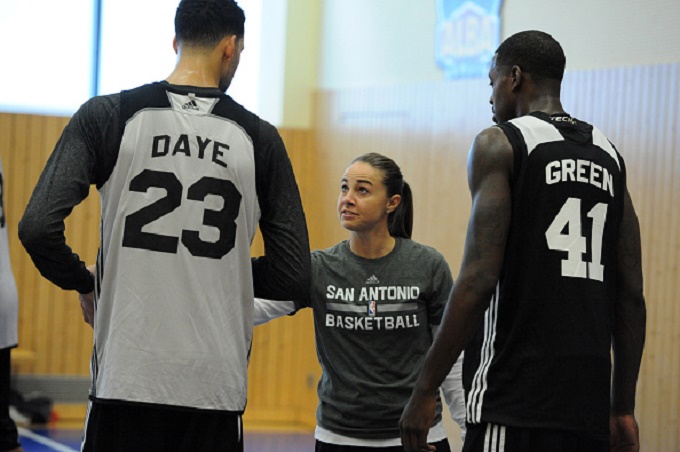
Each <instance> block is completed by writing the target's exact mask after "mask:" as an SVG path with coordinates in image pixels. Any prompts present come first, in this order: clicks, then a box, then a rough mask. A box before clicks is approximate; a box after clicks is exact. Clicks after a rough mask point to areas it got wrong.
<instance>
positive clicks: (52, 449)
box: [19, 428, 314, 452]
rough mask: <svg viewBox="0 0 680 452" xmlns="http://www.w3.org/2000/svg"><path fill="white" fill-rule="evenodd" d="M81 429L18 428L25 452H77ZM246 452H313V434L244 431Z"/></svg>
mask: <svg viewBox="0 0 680 452" xmlns="http://www.w3.org/2000/svg"><path fill="white" fill-rule="evenodd" d="M81 434H82V430H80V429H64V428H40V429H26V428H20V429H19V436H20V441H21V445H22V447H23V448H24V451H25V452H78V451H79V450H80V437H81ZM244 446H245V449H244V450H245V452H304V451H313V450H314V434H313V433H278V432H276V433H269V432H260V431H246V432H245V433H244Z"/></svg>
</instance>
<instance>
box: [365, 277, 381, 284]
mask: <svg viewBox="0 0 680 452" xmlns="http://www.w3.org/2000/svg"><path fill="white" fill-rule="evenodd" d="M366 284H380V280H379V279H378V278H377V277H376V276H375V275H371V277H370V278H368V279H367V280H366Z"/></svg>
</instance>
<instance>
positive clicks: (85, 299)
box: [78, 292, 94, 328]
mask: <svg viewBox="0 0 680 452" xmlns="http://www.w3.org/2000/svg"><path fill="white" fill-rule="evenodd" d="M78 299H79V300H80V309H81V311H83V319H85V323H87V324H88V325H90V326H91V327H92V328H94V292H90V293H81V294H79V295H78Z"/></svg>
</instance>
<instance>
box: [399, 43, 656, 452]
mask: <svg viewBox="0 0 680 452" xmlns="http://www.w3.org/2000/svg"><path fill="white" fill-rule="evenodd" d="M564 67H565V57H564V53H563V51H562V48H561V46H560V45H559V43H558V42H557V41H555V40H554V39H553V38H552V37H551V36H550V35H548V34H546V33H542V32H538V31H526V32H521V33H517V34H515V35H513V36H511V37H509V38H508V39H507V40H505V41H504V42H503V43H502V44H501V45H500V47H499V48H498V50H497V51H496V54H495V56H494V58H493V60H492V64H491V69H490V72H489V77H490V79H491V86H492V94H491V99H490V102H491V104H492V110H493V113H494V118H493V119H494V121H495V122H496V123H497V124H498V125H497V126H494V127H490V128H488V129H486V130H483V131H482V132H481V133H479V134H478V135H477V137H476V138H475V140H474V143H473V145H472V148H471V150H470V155H469V161H468V174H469V185H470V191H471V195H472V214H471V217H470V221H469V225H468V231H467V238H466V244H465V255H464V259H463V264H462V266H461V271H460V275H459V277H458V279H457V281H456V284H455V286H454V288H453V291H452V293H451V299H450V302H449V304H448V306H447V308H446V311H445V313H444V320H443V323H442V326H441V328H440V331H439V334H438V335H437V337H436V338H435V342H434V344H433V346H432V348H431V349H430V350H429V352H428V355H427V357H426V359H425V364H424V367H423V369H422V371H421V373H420V375H419V379H418V382H417V384H416V387H415V389H414V391H413V394H412V396H411V399H410V401H409V403H408V405H407V406H406V408H405V409H404V413H403V415H402V419H401V421H400V427H401V430H402V442H403V444H404V446H405V448H406V450H407V451H420V450H430V449H428V447H427V444H426V442H425V440H424V438H425V434H426V432H427V427H426V426H427V425H429V424H430V423H431V419H432V413H433V407H434V400H435V399H434V394H435V392H436V390H437V388H438V387H439V384H440V383H441V381H442V379H443V378H444V376H445V375H446V374H447V372H448V371H449V369H450V368H451V366H452V364H453V363H454V362H455V361H456V359H457V358H458V356H459V354H460V353H461V351H462V350H463V348H465V347H467V348H466V349H465V361H464V364H463V366H464V385H465V391H466V405H467V424H468V429H467V435H466V439H465V445H464V449H463V450H464V451H465V452H477V451H482V450H483V451H508V452H514V451H517V452H520V451H521V452H532V451H536V452H539V451H540V452H545V451H551V452H552V451H562V452H579V451H602V452H604V451H608V450H610V444H611V446H612V449H611V450H621V451H623V450H625V451H637V450H639V433H638V427H637V422H636V420H635V417H634V406H635V390H636V384H637V376H638V372H639V367H640V361H641V357H642V349H643V345H644V338H645V317H646V314H645V313H646V311H645V300H644V296H643V286H642V270H641V262H640V261H641V258H640V231H639V225H638V220H637V217H636V214H635V210H634V208H633V204H632V202H631V198H630V195H629V194H628V190H627V188H626V170H625V165H624V161H623V159H622V158H621V156H620V155H619V154H618V152H617V151H616V149H615V148H614V146H613V145H612V144H611V143H610V142H609V141H608V140H607V139H606V137H605V136H604V135H603V134H602V132H600V131H599V130H597V129H596V128H595V127H593V126H591V125H590V124H587V123H585V122H583V121H580V120H578V119H576V118H572V117H571V116H569V115H568V114H567V113H566V112H565V111H564V109H563V108H562V104H561V101H560V86H561V80H562V76H563V73H564ZM611 350H613V361H614V363H613V370H612V365H611V362H610V352H611ZM610 383H611V384H610Z"/></svg>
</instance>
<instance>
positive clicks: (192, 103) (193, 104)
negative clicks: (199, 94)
mask: <svg viewBox="0 0 680 452" xmlns="http://www.w3.org/2000/svg"><path fill="white" fill-rule="evenodd" d="M182 109H183V110H194V111H200V108H198V104H197V103H196V101H195V100H193V99H192V100H190V101H189V102H187V103H186V104H184V105H182Z"/></svg>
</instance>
